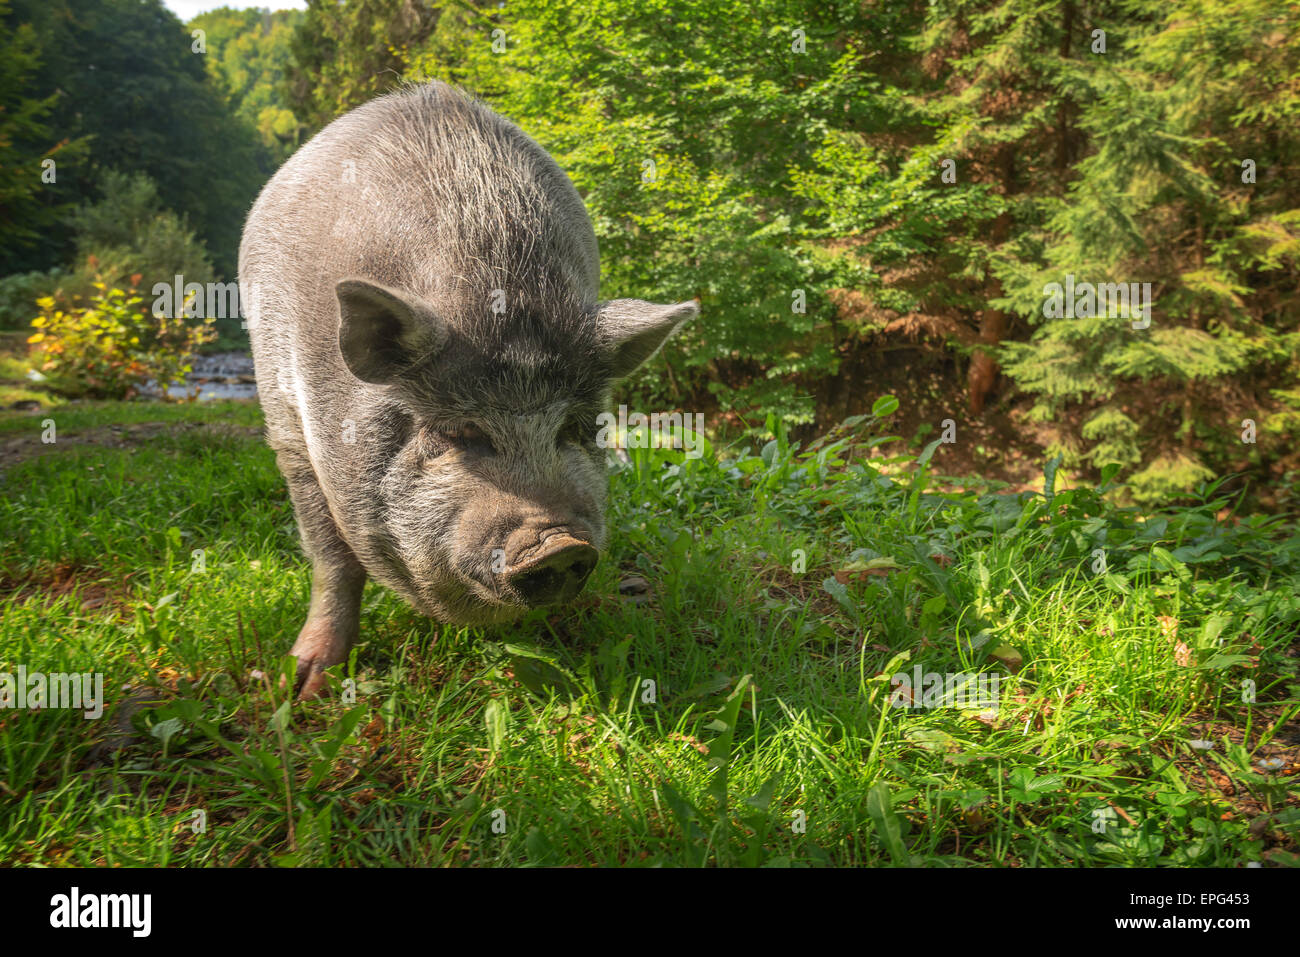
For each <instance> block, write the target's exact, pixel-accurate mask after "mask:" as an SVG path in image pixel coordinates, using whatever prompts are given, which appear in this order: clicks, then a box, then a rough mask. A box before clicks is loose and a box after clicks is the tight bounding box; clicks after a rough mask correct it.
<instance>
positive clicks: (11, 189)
mask: <svg viewBox="0 0 1300 957" xmlns="http://www.w3.org/2000/svg"><path fill="white" fill-rule="evenodd" d="M9 8H10V3H9V0H0V236H3V237H4V238H3V241H0V275H5V274H7V273H10V272H14V271H20V270H23V269H27V270H29V271H30V269H31V267H32V266H33V265H34V264H36V263H38V262H40V260H41V255H42V249H43V246H44V245H45V244H44V233H45V232H46V231H48V230H50V229H51V228H54V227H56V226H57V225H58V223H59V219H60V216H61V215H62V214H63V213H64V212H65V211H66V209H67V207H68V202H69V201H68V200H67V199H65V198H60V197H59V196H58V189H57V182H58V164H60V163H62V164H64V175H65V177H66V176H67V166H68V164H70V163H74V162H76V161H78V160H82V159H84V157H85V146H86V143H85V141H84V140H81V139H68V138H67V137H66V136H63V135H61V134H60V133H59V132H56V130H58V129H59V128H58V127H57V126H56V125H55V124H53V123H51V122H50V114H51V111H52V110H53V109H54V105H55V103H56V101H57V100H58V94H57V93H51V94H49V95H48V96H33V95H32V92H31V84H32V80H33V77H34V76H35V75H36V74H37V73H38V71H39V69H40V62H41V50H40V42H39V38H38V35H37V32H36V29H35V28H34V27H33V26H32V25H31V24H30V23H21V22H19V21H18V18H17V17H16V16H15V15H14V14H13V13H12V12H11V11H10V9H9ZM50 163H52V164H54V165H53V166H52V167H48V168H47V166H48V164H50ZM51 177H52V178H53V180H54V181H53V182H45V179H47V178H51Z"/></svg>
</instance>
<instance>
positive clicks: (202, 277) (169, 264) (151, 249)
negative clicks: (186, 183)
mask: <svg viewBox="0 0 1300 957" xmlns="http://www.w3.org/2000/svg"><path fill="white" fill-rule="evenodd" d="M101 189H102V190H103V194H104V195H103V198H102V199H101V200H99V202H97V203H92V204H90V205H87V206H83V207H81V208H80V209H79V210H77V213H76V215H75V216H74V217H73V219H72V222H73V225H74V226H75V227H76V231H77V261H78V265H77V273H78V275H79V276H81V277H82V278H83V283H82V284H81V287H80V288H79V289H71V290H69V291H72V292H77V293H88V292H89V288H88V287H90V286H91V285H92V284H93V282H94V281H95V280H97V279H100V278H102V279H103V280H104V281H106V282H108V283H113V284H122V283H126V282H128V281H129V277H130V276H132V275H134V274H136V273H139V274H140V275H141V276H142V277H143V282H141V285H142V286H143V287H144V288H146V289H150V288H152V287H153V284H154V283H155V282H166V283H171V282H172V279H173V277H175V276H176V275H178V274H179V275H182V276H185V277H186V278H187V279H190V280H194V281H197V282H207V281H209V280H213V279H216V278H217V277H216V273H215V270H214V269H213V267H212V260H211V259H210V258H209V257H208V251H207V247H206V246H204V244H203V241H202V240H201V239H199V238H198V237H197V236H195V234H194V231H193V230H192V229H190V226H189V223H188V222H187V221H186V219H185V218H184V217H183V216H178V215H177V214H176V213H174V212H172V211H171V210H169V209H167V208H166V207H164V206H163V204H162V201H161V200H160V199H159V198H158V187H157V186H156V185H155V184H154V182H153V180H151V179H150V178H149V177H148V176H146V175H144V174H143V173H136V174H134V175H128V174H126V173H119V172H117V171H115V170H109V171H108V172H107V173H106V174H105V175H104V179H103V182H102V183H101Z"/></svg>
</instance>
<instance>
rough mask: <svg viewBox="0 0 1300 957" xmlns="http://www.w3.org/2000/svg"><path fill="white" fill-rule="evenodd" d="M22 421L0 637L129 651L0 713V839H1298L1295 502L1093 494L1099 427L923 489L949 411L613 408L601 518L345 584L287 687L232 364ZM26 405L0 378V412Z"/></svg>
mask: <svg viewBox="0 0 1300 957" xmlns="http://www.w3.org/2000/svg"><path fill="white" fill-rule="evenodd" d="M892 405H893V403H892V402H890V401H881V402H879V403H877V406H878V412H879V414H881V415H888V414H891V412H892V411H893V409H892V408H891V406H892ZM57 421H58V428H59V441H58V442H57V443H56V444H55V445H54V446H53V447H51V448H49V449H48V452H47V454H43V455H39V456H36V457H33V458H31V459H30V460H28V461H22V462H18V463H13V464H10V465H9V466H8V467H7V468H6V470H5V472H4V474H2V475H0V490H2V491H3V494H0V577H3V578H4V580H6V581H10V582H13V583H14V585H13V587H11V588H8V589H6V590H5V591H4V592H3V594H0V661H10V662H13V661H17V662H23V663H25V664H26V666H27V668H28V669H29V671H37V670H39V671H42V672H45V673H54V672H76V671H83V670H86V666H85V664H84V662H85V661H88V660H90V661H94V662H95V668H96V670H99V671H102V672H103V673H104V687H105V689H106V690H107V689H110V688H121V687H123V686H126V685H129V686H130V687H131V688H132V689H134V690H133V691H132V692H131V693H130V694H126V693H123V694H122V695H108V696H107V700H106V702H105V703H106V706H107V709H108V710H106V712H105V716H104V718H105V720H103V721H98V722H96V721H86V720H83V719H82V717H81V716H80V715H79V714H76V713H75V712H69V711H68V710H64V709H58V708H45V709H42V710H41V711H39V712H37V711H32V712H29V713H24V714H21V717H22V720H19V721H9V722H6V723H5V724H4V726H3V727H0V754H3V755H4V758H5V762H6V764H5V767H6V776H5V784H6V787H8V788H9V791H10V792H11V793H8V794H7V795H6V797H7V800H5V801H0V857H3V858H4V859H5V860H6V861H13V862H15V863H16V864H20V865H49V866H53V865H71V864H80V865H86V866H129V865H155V866H162V865H167V866H215V865H226V866H270V865H278V866H381V865H388V866H393V865H417V866H440V865H457V866H465V865H471V866H519V865H529V866H546V865H549V866H555V865H572V866H591V865H603V866H615V865H630V866H647V867H655V866H719V867H721V866H750V867H755V866H772V867H784V866H792V865H793V866H826V865H836V866H880V867H884V866H905V865H911V866H932V867H933V866H946V867H954V866H958V867H1032V866H1039V867H1071V868H1077V867H1081V866H1125V867H1136V866H1145V867H1152V866H1159V867H1186V866H1189V865H1200V866H1212V867H1241V866H1243V865H1245V864H1247V863H1252V862H1256V863H1261V864H1265V865H1266V866H1286V865H1294V864H1295V863H1296V861H1297V857H1296V840H1297V838H1298V837H1300V829H1298V825H1300V818H1298V817H1297V815H1296V813H1295V807H1294V805H1295V797H1294V783H1293V782H1292V781H1291V780H1290V777H1289V776H1288V775H1287V773H1286V768H1285V757H1286V756H1287V754H1288V748H1287V741H1286V732H1287V729H1288V727H1289V726H1290V725H1292V724H1294V721H1295V717H1296V715H1297V712H1300V698H1298V696H1297V692H1298V691H1300V683H1298V681H1300V674H1298V671H1297V667H1298V665H1297V661H1296V659H1295V657H1294V655H1293V654H1292V653H1291V651H1292V646H1293V644H1294V637H1295V634H1296V631H1297V628H1300V598H1298V597H1297V596H1298V595H1300V538H1298V537H1297V535H1296V529H1295V526H1294V523H1290V524H1287V523H1285V522H1282V521H1280V520H1278V519H1264V518H1260V517H1257V516H1246V515H1240V514H1232V512H1233V509H1232V505H1233V503H1232V502H1230V501H1228V500H1227V499H1226V498H1225V496H1224V495H1223V494H1222V491H1221V489H1220V488H1219V487H1218V486H1215V485H1210V486H1206V487H1203V488H1200V489H1198V490H1197V493H1196V497H1195V501H1194V502H1193V504H1192V505H1191V506H1190V507H1171V508H1164V509H1160V510H1159V511H1158V512H1157V513H1155V514H1143V513H1141V512H1139V511H1138V510H1137V509H1135V508H1131V507H1121V506H1118V505H1116V504H1115V503H1114V501H1113V499H1114V492H1115V491H1116V489H1115V486H1114V484H1113V478H1114V472H1115V471H1116V470H1115V469H1114V468H1113V467H1111V468H1108V469H1105V470H1104V473H1103V474H1104V480H1103V482H1102V483H1100V484H1099V485H1098V486H1096V487H1093V486H1090V485H1077V486H1074V487H1066V483H1064V482H1063V481H1061V479H1062V476H1061V475H1060V474H1059V473H1057V472H1054V471H1053V470H1052V468H1051V467H1049V468H1048V469H1046V470H1045V473H1046V474H1045V475H1044V480H1045V481H1044V486H1043V490H1042V492H1041V493H1040V492H1038V491H1024V492H1015V493H988V492H984V491H962V490H953V489H951V488H949V489H947V490H941V489H939V488H937V487H936V485H935V482H934V481H933V480H932V477H931V472H936V473H937V472H942V471H944V470H945V468H946V466H945V463H944V457H945V454H946V453H947V452H948V451H949V450H950V447H948V446H944V445H935V446H933V447H931V448H929V449H928V450H927V451H925V452H923V453H922V454H921V455H920V456H916V455H904V454H892V453H893V451H894V450H896V449H898V447H899V443H897V442H896V441H895V442H894V443H892V444H891V441H890V440H889V439H888V438H886V437H884V436H880V435H877V434H875V433H876V431H877V429H878V427H879V426H880V424H881V423H879V422H874V421H872V420H870V419H859V420H856V421H852V422H847V423H845V424H844V425H843V426H842V427H840V428H837V429H835V430H834V431H833V433H832V434H830V435H828V436H826V437H825V438H824V439H821V440H818V441H815V442H812V443H809V444H808V445H806V446H801V445H800V444H799V443H798V442H796V441H793V440H791V439H790V438H789V437H788V435H786V434H785V431H784V430H783V429H781V428H779V426H778V427H777V428H776V432H777V438H775V439H773V440H772V441H771V442H770V443H768V444H765V445H764V446H763V447H761V448H743V447H741V448H737V447H730V448H716V449H713V450H706V451H705V454H703V455H702V456H700V457H699V458H688V457H687V456H686V455H685V453H684V452H683V451H682V450H679V449H672V448H637V449H630V450H629V453H630V457H631V459H632V460H631V461H630V462H629V463H627V464H626V465H625V466H624V467H621V468H618V469H617V470H616V471H615V473H614V474H613V475H612V476H611V493H612V494H611V495H610V503H611V511H610V524H611V529H610V531H611V534H610V542H611V546H610V550H609V554H608V555H607V556H606V558H605V559H604V560H602V562H601V563H600V565H598V566H597V569H596V571H595V572H594V574H593V578H592V581H591V582H590V584H589V585H588V588H587V590H586V592H585V593H584V594H583V596H582V597H581V598H580V599H579V600H578V601H576V602H575V603H574V604H573V605H572V606H571V607H569V608H567V609H565V610H564V612H563V613H562V614H556V613H555V611H554V610H551V611H538V612H537V613H535V614H532V615H529V616H527V617H525V618H524V619H522V620H520V621H519V622H516V623H514V624H512V625H510V626H508V627H505V628H487V629H478V628H454V627H450V626H442V625H439V624H438V623H437V622H431V621H430V620H428V619H425V618H422V617H420V616H419V615H417V614H416V613H415V612H413V611H412V610H411V609H409V608H408V607H406V606H404V605H403V604H402V603H401V601H400V600H399V599H398V598H397V597H396V596H395V595H393V594H392V593H391V592H387V591H384V590H381V589H376V588H373V587H372V588H368V590H367V595H366V600H365V602H364V603H363V608H364V610H363V624H362V632H361V635H362V638H361V643H360V645H359V647H358V648H357V650H356V653H355V654H354V655H353V656H352V658H351V660H350V661H349V662H347V664H346V665H342V666H339V667H338V668H337V669H336V673H337V676H338V677H337V679H336V681H335V684H334V688H335V691H336V694H335V696H334V697H332V698H327V699H324V700H320V701H312V702H303V703H296V704H295V703H291V702H290V701H289V700H288V698H287V690H286V686H282V685H281V684H280V681H279V678H280V676H282V675H285V674H289V675H292V674H293V669H294V666H293V662H292V660H291V659H287V658H286V657H285V656H284V651H285V649H286V648H287V647H288V645H289V643H290V641H291V636H292V634H293V633H294V632H295V631H296V629H297V628H299V627H300V626H301V624H302V618H303V614H304V612H305V610H306V603H307V593H308V591H309V586H310V569H309V567H308V566H307V564H306V563H305V562H304V561H303V559H302V556H301V552H300V550H299V547H298V545H297V542H296V536H295V532H294V528H293V522H292V504H291V502H290V500H289V496H288V494H287V491H286V489H285V486H284V482H283V479H282V477H281V476H280V475H279V474H278V472H277V471H276V467H275V454H274V452H273V451H272V450H271V449H270V448H268V447H267V446H266V445H265V443H264V442H263V441H262V438H261V428H260V426H261V424H262V423H261V421H260V416H259V414H258V410H257V408H256V406H253V405H248V404H239V403H213V404H210V405H209V404H198V403H195V404H185V405H181V404H171V405H166V406H160V405H158V404H154V403H145V402H136V403H130V404H107V403H102V404H101V403H79V404H77V405H76V406H69V407H67V408H65V409H62V410H60V411H59V413H58V416H57ZM774 425H776V423H774ZM34 428H35V426H34V424H33V423H32V421H31V418H30V416H22V415H17V414H13V413H8V414H3V413H0V434H11V435H13V436H15V437H16V436H19V435H24V434H31V432H32V430H33V429H34ZM107 429H112V430H113V434H114V435H115V436H118V437H119V438H117V439H115V441H113V442H111V443H108V442H105V443H102V444H101V443H95V442H93V441H78V439H79V438H80V439H85V440H91V439H93V436H94V435H95V433H96V432H97V431H101V430H107ZM922 459H924V460H925V464H924V465H922V464H921V460H922ZM1050 465H1052V463H1049V466H1050ZM945 484H947V483H945ZM199 550H201V552H200V551H199ZM1099 551H1100V553H1101V556H1102V558H1104V562H1102V561H1100V560H1099V558H1098V552H1099ZM199 554H201V555H202V557H203V561H202V562H196V561H195V556H196V555H199ZM67 569H72V570H73V571H72V572H71V577H68V573H67V572H66V570H67ZM60 570H64V571H60ZM630 575H636V576H638V577H640V578H641V579H643V581H644V583H645V586H646V588H645V592H644V595H642V596H640V597H641V599H642V600H641V601H639V602H636V603H634V602H631V601H629V600H628V598H627V596H624V595H622V594H621V593H620V587H619V586H620V582H621V581H622V580H623V579H624V578H625V577H626V576H630ZM841 579H842V581H841ZM823 582H831V583H834V584H835V585H837V586H838V588H837V589H835V591H837V592H838V593H839V594H842V596H843V599H844V600H843V601H840V600H839V599H838V598H837V597H835V595H833V594H827V591H824V590H823V588H822V586H821V583H823ZM828 590H829V589H828ZM51 629H57V633H58V634H59V636H60V638H61V640H60V641H50V640H49V633H50V631H51ZM917 666H919V667H921V668H922V670H923V671H924V672H926V673H930V674H940V675H954V674H965V675H978V676H981V677H982V678H984V679H987V680H990V681H991V680H992V679H993V678H996V679H997V681H998V683H997V686H996V687H997V692H996V699H995V701H994V702H992V704H991V706H989V707H981V708H973V707H963V706H962V705H961V704H960V703H949V702H944V701H935V702H932V703H931V704H930V705H929V706H927V705H926V704H925V702H924V700H922V702H920V706H913V707H907V706H906V699H899V698H896V694H895V692H896V687H895V685H896V676H898V675H899V674H900V673H903V674H906V673H910V672H911V671H912V670H913V668H914V667H917ZM344 677H346V678H350V679H351V680H352V683H351V685H350V686H349V689H348V693H349V695H351V694H355V698H353V697H350V696H349V697H346V698H345V697H343V694H342V692H343V685H342V679H343V678H344ZM286 684H287V686H288V687H291V686H292V682H291V681H290V682H288V683H286ZM912 703H913V705H916V704H917V702H916V701H915V696H914V697H913V702H912ZM900 705H902V706H900ZM110 723H111V725H110ZM110 726H111V727H113V728H126V729H129V732H130V733H124V734H113V735H110V736H108V737H106V736H105V734H104V731H103V729H104V728H105V727H110ZM133 785H134V786H133ZM142 785H143V786H142ZM1229 785H1230V786H1229ZM180 793H184V794H185V795H186V799H185V801H184V803H178V800H177V795H178V794H180ZM195 809H203V810H204V811H205V813H206V817H207V825H208V826H207V828H206V830H205V831H203V832H202V833H196V830H195V828H193V827H192V826H191V824H192V821H193V818H192V816H191V815H192V813H193V811H194V810H195ZM498 821H499V822H501V824H503V825H504V827H500V828H498V827H494V825H495V824H496V823H497V822H498ZM1099 824H1104V826H1103V827H1099V826H1098V825H1099Z"/></svg>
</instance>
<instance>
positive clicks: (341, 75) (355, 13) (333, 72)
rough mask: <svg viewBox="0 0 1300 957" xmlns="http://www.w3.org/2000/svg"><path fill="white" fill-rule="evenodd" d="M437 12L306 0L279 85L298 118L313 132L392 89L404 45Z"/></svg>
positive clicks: (425, 29)
mask: <svg viewBox="0 0 1300 957" xmlns="http://www.w3.org/2000/svg"><path fill="white" fill-rule="evenodd" d="M440 15H441V10H440V7H438V6H428V5H425V4H422V3H420V4H416V3H410V2H408V0H351V2H349V3H335V2H333V0H308V2H307V11H306V13H305V14H304V15H303V18H302V20H301V22H299V23H298V25H297V26H296V27H295V29H294V35H293V39H292V40H291V41H290V43H291V48H292V51H293V63H292V65H291V66H290V68H289V71H288V75H287V77H286V81H285V87H284V89H285V92H286V94H287V100H288V103H289V106H290V108H291V109H292V110H293V112H294V114H295V115H296V116H297V118H298V120H299V121H301V122H302V123H304V124H305V125H306V126H307V127H308V128H310V129H311V130H313V131H315V130H318V129H320V128H321V127H323V126H325V125H326V124H327V123H329V122H330V120H332V119H334V117H336V116H338V115H339V114H340V113H343V112H346V111H347V110H349V109H351V108H352V107H354V106H359V105H361V104H362V103H364V102H365V101H366V100H369V99H371V98H372V97H374V96H376V95H377V94H380V93H385V92H387V91H388V90H390V89H392V88H393V87H394V86H395V85H396V84H397V83H398V82H399V81H400V79H401V76H402V72H403V70H404V69H405V68H406V64H407V58H408V54H409V46H410V45H411V44H415V43H419V42H420V41H421V40H423V39H424V38H425V37H427V36H428V35H429V32H430V31H431V30H432V29H433V27H434V25H435V24H436V22H437V19H438V17H439V16H440Z"/></svg>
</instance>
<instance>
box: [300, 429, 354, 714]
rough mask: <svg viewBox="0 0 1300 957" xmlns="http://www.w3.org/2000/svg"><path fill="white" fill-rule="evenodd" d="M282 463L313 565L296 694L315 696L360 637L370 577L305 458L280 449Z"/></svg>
mask: <svg viewBox="0 0 1300 957" xmlns="http://www.w3.org/2000/svg"><path fill="white" fill-rule="evenodd" d="M278 460H279V464H280V468H281V471H283V472H284V474H285V478H286V479H288V482H289V496H290V498H292V499H293V509H294V513H295V514H296V515H297V517H298V529H299V531H300V532H301V533H302V544H303V549H304V550H305V551H306V552H307V556H308V557H309V558H310V559H311V563H312V575H311V606H310V608H309V609H308V611H307V623H306V624H305V625H303V626H302V631H300V632H299V633H298V640H297V641H295V642H294V644H293V648H292V650H291V651H290V652H289V653H290V654H291V655H294V656H296V657H297V659H298V674H297V682H296V690H297V692H298V696H299V697H301V698H315V697H318V696H319V695H320V694H321V692H322V691H324V690H326V688H327V687H328V682H327V680H326V677H325V669H326V668H329V667H332V666H333V665H337V664H339V663H340V662H343V661H346V660H347V657H348V652H349V651H351V650H352V645H353V643H354V642H355V641H356V639H357V633H358V631H359V630H360V628H361V592H362V590H363V589H364V588H365V584H366V573H365V570H364V569H363V568H362V567H361V564H360V562H358V561H357V558H356V556H355V555H354V554H353V553H352V549H350V548H349V547H348V546H347V543H346V542H344V541H343V539H342V537H341V536H340V535H339V532H338V527H337V526H336V525H335V524H334V518H333V516H332V515H330V510H329V504H328V503H327V502H326V500H325V493H324V492H322V491H321V489H320V485H319V484H318V483H317V481H316V476H315V473H314V472H312V470H311V465H310V464H309V463H308V462H307V461H306V458H305V456H302V455H300V454H297V453H295V452H291V451H281V452H280V453H279V455H278Z"/></svg>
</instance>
